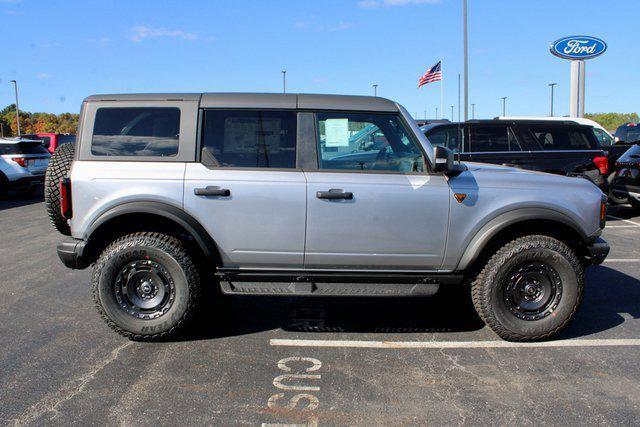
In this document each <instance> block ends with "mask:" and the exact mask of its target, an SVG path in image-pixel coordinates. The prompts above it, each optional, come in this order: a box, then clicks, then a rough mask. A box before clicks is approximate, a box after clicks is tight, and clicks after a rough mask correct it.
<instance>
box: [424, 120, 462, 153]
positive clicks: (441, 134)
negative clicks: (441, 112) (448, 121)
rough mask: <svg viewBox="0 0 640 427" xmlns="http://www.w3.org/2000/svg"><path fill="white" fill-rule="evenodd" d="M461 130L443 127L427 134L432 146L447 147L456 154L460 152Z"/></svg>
mask: <svg viewBox="0 0 640 427" xmlns="http://www.w3.org/2000/svg"><path fill="white" fill-rule="evenodd" d="M460 133H461V132H460V129H459V128H458V127H454V126H441V127H436V128H434V129H433V130H432V131H431V132H428V133H427V138H429V142H431V145H434V146H435V145H437V146H440V147H447V148H448V149H449V150H451V151H453V152H454V153H458V152H459V150H460Z"/></svg>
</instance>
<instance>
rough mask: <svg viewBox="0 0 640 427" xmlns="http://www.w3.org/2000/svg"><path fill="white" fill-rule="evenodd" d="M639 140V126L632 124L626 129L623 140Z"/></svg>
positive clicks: (630, 141)
mask: <svg viewBox="0 0 640 427" xmlns="http://www.w3.org/2000/svg"><path fill="white" fill-rule="evenodd" d="M638 141H640V126H633V127H629V128H628V129H627V136H626V139H625V140H624V142H626V143H627V144H634V143H636V142H638Z"/></svg>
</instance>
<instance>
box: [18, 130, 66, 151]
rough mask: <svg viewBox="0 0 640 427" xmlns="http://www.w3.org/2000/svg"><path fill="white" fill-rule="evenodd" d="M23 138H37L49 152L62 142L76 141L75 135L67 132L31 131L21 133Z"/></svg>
mask: <svg viewBox="0 0 640 427" xmlns="http://www.w3.org/2000/svg"><path fill="white" fill-rule="evenodd" d="M22 137H23V138H29V139H38V140H41V141H42V145H44V147H45V148H46V149H47V150H49V152H50V153H51V154H53V152H54V151H56V148H58V147H59V146H60V145H62V144H67V143H69V142H76V136H75V135H71V134H68V133H32V134H28V135H22Z"/></svg>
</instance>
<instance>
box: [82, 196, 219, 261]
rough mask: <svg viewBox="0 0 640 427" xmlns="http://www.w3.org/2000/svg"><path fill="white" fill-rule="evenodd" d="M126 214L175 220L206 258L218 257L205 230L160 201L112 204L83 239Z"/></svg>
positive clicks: (90, 227)
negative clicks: (148, 215)
mask: <svg viewBox="0 0 640 427" xmlns="http://www.w3.org/2000/svg"><path fill="white" fill-rule="evenodd" d="M127 214H151V215H157V216H160V217H163V218H165V219H168V220H170V221H173V222H175V223H176V224H178V225H180V226H181V227H182V228H184V229H185V230H186V231H187V232H188V233H189V234H190V235H191V236H192V237H193V239H194V241H195V242H196V243H197V244H198V246H199V247H200V249H201V250H202V253H203V254H204V256H205V257H206V258H207V259H218V254H219V252H218V247H217V246H216V244H215V242H214V240H213V239H212V238H211V236H210V235H209V233H208V232H207V230H205V228H204V227H203V226H202V225H201V224H200V223H199V222H198V221H197V220H196V219H195V218H193V217H192V216H191V215H189V214H188V213H186V212H185V211H184V210H182V209H180V208H178V207H176V206H173V205H170V204H167V203H162V202H127V203H122V204H120V205H117V206H114V207H112V208H111V209H109V210H107V211H105V212H103V213H102V214H101V215H100V216H98V217H97V218H96V219H95V220H94V221H93V222H92V223H91V225H90V226H89V228H88V229H87V231H86V232H85V233H84V240H87V241H88V240H89V239H90V238H91V236H92V235H93V234H94V233H95V232H96V231H97V230H98V229H99V228H100V227H101V226H103V225H105V224H107V223H108V222H109V221H111V220H114V219H116V218H118V217H121V216H123V215H127Z"/></svg>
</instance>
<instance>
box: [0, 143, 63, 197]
mask: <svg viewBox="0 0 640 427" xmlns="http://www.w3.org/2000/svg"><path fill="white" fill-rule="evenodd" d="M50 157H51V154H49V152H48V151H47V149H46V148H44V146H43V145H42V142H41V141H39V140H31V139H27V138H3V139H0V193H4V192H6V191H9V190H14V191H18V192H20V193H22V194H31V193H34V192H35V191H37V190H38V188H40V186H41V185H42V184H43V183H44V174H45V172H46V170H47V166H49V158H50Z"/></svg>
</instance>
